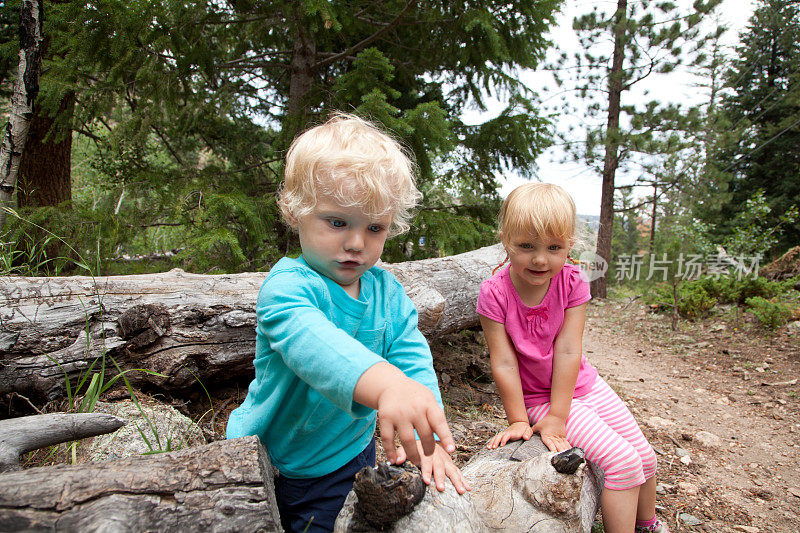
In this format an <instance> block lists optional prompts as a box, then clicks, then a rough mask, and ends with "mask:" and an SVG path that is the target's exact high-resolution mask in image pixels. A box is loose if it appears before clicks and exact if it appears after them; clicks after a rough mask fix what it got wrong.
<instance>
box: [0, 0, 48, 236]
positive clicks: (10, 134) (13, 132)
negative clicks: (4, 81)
mask: <svg viewBox="0 0 800 533" xmlns="http://www.w3.org/2000/svg"><path fill="white" fill-rule="evenodd" d="M20 12H21V14H20V25H19V27H20V38H19V41H20V50H19V67H18V69H17V80H16V81H15V82H14V92H13V94H12V96H11V117H10V119H9V121H8V123H7V124H6V130H5V133H4V134H3V141H2V145H0V228H2V227H3V224H4V223H5V218H6V211H5V209H3V208H6V207H10V203H11V198H12V196H13V194H14V191H15V189H16V187H17V178H18V176H19V167H20V160H21V159H22V153H23V152H22V150H23V147H24V146H25V141H26V139H27V137H28V130H29V128H30V123H31V117H32V116H33V103H34V101H35V100H36V95H37V94H39V74H40V72H41V68H42V55H41V45H42V40H43V36H42V22H43V19H44V14H43V11H42V0H23V1H22V5H21V10H20Z"/></svg>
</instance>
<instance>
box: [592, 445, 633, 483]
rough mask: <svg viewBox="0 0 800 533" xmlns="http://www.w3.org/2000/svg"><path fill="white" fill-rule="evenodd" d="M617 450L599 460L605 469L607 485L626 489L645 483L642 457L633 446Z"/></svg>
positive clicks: (599, 463)
mask: <svg viewBox="0 0 800 533" xmlns="http://www.w3.org/2000/svg"><path fill="white" fill-rule="evenodd" d="M617 452H618V453H616V454H612V455H610V456H608V457H605V458H602V459H601V460H600V461H597V463H598V465H599V466H600V467H601V468H602V469H603V474H604V476H605V482H604V485H605V487H606V488H608V489H612V490H626V489H629V488H633V487H636V486H638V485H641V484H642V483H644V481H645V479H646V478H645V474H644V472H645V470H644V465H643V463H642V458H641V457H640V456H639V454H638V453H637V452H636V450H635V449H634V448H633V446H629V447H627V446H626V447H624V448H623V449H622V450H617ZM587 457H588V454H587ZM590 460H591V459H590Z"/></svg>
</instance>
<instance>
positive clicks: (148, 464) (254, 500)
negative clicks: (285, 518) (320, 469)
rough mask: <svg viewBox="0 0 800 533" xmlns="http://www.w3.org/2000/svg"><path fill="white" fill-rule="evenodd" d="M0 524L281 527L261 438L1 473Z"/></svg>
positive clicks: (27, 527) (21, 527) (42, 527)
mask: <svg viewBox="0 0 800 533" xmlns="http://www.w3.org/2000/svg"><path fill="white" fill-rule="evenodd" d="M0 487H3V490H2V491H0V531H112V532H113V531H120V532H121V531H168V532H171V531H175V532H184V531H237V532H238V531H264V532H269V531H282V529H281V527H280V520H279V518H278V509H277V504H276V503H275V491H274V485H273V470H272V466H271V464H270V461H269V456H268V455H267V453H266V450H265V449H264V447H263V446H262V445H261V444H260V442H259V441H258V438H257V437H244V438H241V439H236V440H230V441H220V442H214V443H212V444H208V445H206V446H199V447H197V448H189V449H186V450H181V451H177V452H172V453H163V454H155V455H143V456H139V457H134V458H131V459H121V460H117V461H105V462H102V463H87V464H82V465H74V466H72V465H58V466H51V467H40V468H31V469H28V470H23V471H19V472H11V473H5V474H0Z"/></svg>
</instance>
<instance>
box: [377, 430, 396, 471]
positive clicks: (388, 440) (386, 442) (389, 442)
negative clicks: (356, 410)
mask: <svg viewBox="0 0 800 533" xmlns="http://www.w3.org/2000/svg"><path fill="white" fill-rule="evenodd" d="M379 429H380V435H381V444H383V451H384V452H386V459H388V460H389V462H390V463H392V464H395V463H396V462H397V449H396V448H395V447H394V426H393V425H392V424H391V423H389V422H386V421H383V420H381V422H380V424H379Z"/></svg>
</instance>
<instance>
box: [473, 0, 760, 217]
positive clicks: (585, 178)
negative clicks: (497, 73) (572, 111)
mask: <svg viewBox="0 0 800 533" xmlns="http://www.w3.org/2000/svg"><path fill="white" fill-rule="evenodd" d="M691 3H692V2H691V0H679V1H678V4H680V5H682V6H684V7H685V8H687V9H688V8H689V7H690V6H691ZM566 4H567V5H566V6H565V8H564V12H563V13H562V14H561V15H560V16H559V17H558V19H557V22H558V26H557V27H556V28H555V29H554V31H553V33H552V35H551V40H552V41H553V42H555V43H558V44H559V46H561V47H563V49H564V51H566V52H567V53H568V54H570V55H571V52H572V51H574V50H577V48H578V40H577V37H576V36H575V32H574V30H573V29H572V20H573V18H575V16H576V15H579V14H581V13H586V12H589V11H590V10H591V9H592V7H593V6H595V5H597V6H598V7H599V8H600V9H609V10H610V9H613V8H614V7H615V6H616V1H614V0H571V1H568V2H566ZM753 4H754V0H724V1H723V3H722V6H721V7H720V8H718V14H719V17H720V21H721V23H722V24H724V25H726V26H728V27H729V28H730V30H729V31H728V34H727V35H726V36H725V38H724V39H723V42H724V43H726V44H727V45H731V46H732V45H734V44H735V43H736V42H737V37H738V33H739V30H741V29H742V28H744V27H745V26H746V25H747V22H748V19H749V18H750V16H751V15H752V13H753ZM521 78H522V79H523V81H524V82H525V83H526V85H528V86H529V87H531V88H532V89H534V90H536V91H537V92H538V93H539V94H540V96H542V97H544V98H546V97H547V95H548V94H550V91H548V89H547V86H548V85H550V82H549V76H548V75H547V74H546V73H536V72H523V73H522V74H521ZM647 81H649V80H645V81H644V82H642V83H641V84H638V87H636V88H635V90H634V91H631V92H630V93H628V92H626V93H625V94H624V95H623V98H627V101H628V102H631V101H633V100H631V99H638V101H641V102H644V101H645V100H646V99H652V98H654V99H660V100H662V101H665V102H666V101H673V102H681V103H686V104H691V103H700V102H701V101H702V100H703V98H702V97H703V95H702V93H701V92H700V91H699V90H698V89H697V88H696V87H693V85H692V84H693V82H694V81H695V79H694V78H693V77H692V75H691V74H689V73H688V72H686V71H681V70H677V71H675V72H673V73H671V74H670V75H669V76H660V77H659V78H658V79H654V80H652V82H650V83H649V84H648V83H647ZM645 90H648V91H649V93H650V94H649V96H648V97H645V96H643V91H645ZM552 92H555V91H552ZM557 101H558V100H557V99H555V98H554V99H552V100H551V101H550V102H547V103H551V104H554V103H556V102H557ZM623 103H624V102H623ZM501 108H502V104H500V103H498V102H490V106H489V109H488V111H487V112H486V113H480V112H477V111H470V112H467V113H465V115H464V117H463V118H464V120H465V122H467V123H478V122H483V121H484V120H486V118H487V116H494V115H496V114H497V113H498V112H499V110H500V109H501ZM565 120H566V117H565ZM561 127H562V128H563V127H564V123H563V122H562V123H561ZM575 137H576V138H580V134H578V133H576V134H575ZM563 159H564V157H563V153H562V151H561V150H560V149H559V148H558V147H554V148H551V149H550V150H548V151H547V152H545V153H544V154H543V155H542V156H541V157H539V159H538V161H537V163H538V167H539V169H538V176H539V178H540V179H541V181H547V182H552V183H557V184H559V185H561V186H562V187H564V188H565V189H567V191H568V192H569V193H570V194H571V195H572V197H573V198H574V199H575V204H576V206H577V208H578V213H580V214H584V215H599V214H600V184H601V178H600V175H599V174H598V173H596V172H595V171H593V170H592V169H589V168H588V167H586V166H584V165H580V164H576V163H566V162H563ZM625 179H626V177H625V176H620V174H619V173H618V177H617V184H621V183H623V182H624V181H625ZM524 181H525V180H524V179H522V178H519V177H518V176H507V177H506V178H505V180H504V186H503V188H502V190H501V194H502V195H503V196H505V195H507V194H508V192H510V191H511V190H512V189H513V188H514V187H516V186H517V185H520V184H521V183H524ZM648 192H649V191H647V190H645V189H642V190H641V191H639V194H640V195H645V194H648Z"/></svg>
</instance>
